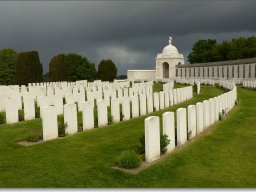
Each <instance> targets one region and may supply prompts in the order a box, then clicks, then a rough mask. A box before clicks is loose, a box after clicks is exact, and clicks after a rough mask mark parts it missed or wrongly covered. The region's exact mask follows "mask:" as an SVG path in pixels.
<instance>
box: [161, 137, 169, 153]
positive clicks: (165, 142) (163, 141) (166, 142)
mask: <svg viewBox="0 0 256 192" xmlns="http://www.w3.org/2000/svg"><path fill="white" fill-rule="evenodd" d="M169 144H170V140H169V139H168V135H166V134H164V135H161V136H160V151H161V154H165V152H166V151H167V146H168V145H169Z"/></svg>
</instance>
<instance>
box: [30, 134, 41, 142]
mask: <svg viewBox="0 0 256 192" xmlns="http://www.w3.org/2000/svg"><path fill="white" fill-rule="evenodd" d="M42 138H43V137H42V135H39V134H34V135H30V136H28V137H27V139H26V141H28V142H37V141H40V140H42Z"/></svg>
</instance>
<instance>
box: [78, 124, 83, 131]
mask: <svg viewBox="0 0 256 192" xmlns="http://www.w3.org/2000/svg"><path fill="white" fill-rule="evenodd" d="M78 132H83V123H82V122H80V123H79V125H78Z"/></svg>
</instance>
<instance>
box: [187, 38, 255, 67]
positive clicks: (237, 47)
mask: <svg viewBox="0 0 256 192" xmlns="http://www.w3.org/2000/svg"><path fill="white" fill-rule="evenodd" d="M252 57H256V37H255V36H252V37H248V38H245V37H239V38H236V39H232V40H231V41H223V42H222V43H219V44H217V43H216V40H213V39H208V40H199V41H198V42H196V43H195V44H194V46H193V49H192V52H191V53H190V54H189V55H188V61H189V62H190V63H203V62H212V61H227V60H236V59H244V58H252Z"/></svg>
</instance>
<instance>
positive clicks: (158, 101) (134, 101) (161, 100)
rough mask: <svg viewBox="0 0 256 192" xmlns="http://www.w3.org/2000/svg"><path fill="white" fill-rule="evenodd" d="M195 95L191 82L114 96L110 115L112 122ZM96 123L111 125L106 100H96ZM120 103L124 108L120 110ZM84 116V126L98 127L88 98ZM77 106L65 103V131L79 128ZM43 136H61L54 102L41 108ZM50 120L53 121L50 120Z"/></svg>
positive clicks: (149, 111)
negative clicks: (168, 88)
mask: <svg viewBox="0 0 256 192" xmlns="http://www.w3.org/2000/svg"><path fill="white" fill-rule="evenodd" d="M192 97H193V89H192V86H188V87H183V88H178V89H173V90H166V91H161V92H158V93H154V94H152V93H150V94H147V95H146V94H140V95H139V96H138V95H135V96H132V97H127V98H112V99H111V116H112V120H113V123H118V122H120V121H121V116H123V118H122V120H129V119H131V118H136V117H139V116H143V115H146V114H149V113H152V112H153V111H158V110H159V109H165V108H168V107H170V106H172V105H175V104H178V103H181V102H183V101H186V100H188V99H191V98H192ZM96 105H97V124H98V127H103V126H106V125H108V111H107V107H108V105H107V101H106V100H104V99H100V100H97V102H96ZM120 105H121V111H122V112H121V111H120ZM81 109H82V117H83V130H84V131H85V130H89V129H93V128H95V121H94V120H95V117H94V102H92V101H86V102H83V103H82V104H81ZM76 113H77V110H76V105H75V104H65V105H64V122H65V124H66V125H67V127H66V133H67V134H74V133H76V132H77V131H78V128H77V114H76ZM42 122H43V123H42V125H43V140H44V141H46V140H51V139H55V138H57V137H58V125H57V124H56V122H57V110H56V108H55V107H53V106H48V107H43V108H42ZM49 122H54V123H53V124H50V123H49Z"/></svg>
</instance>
